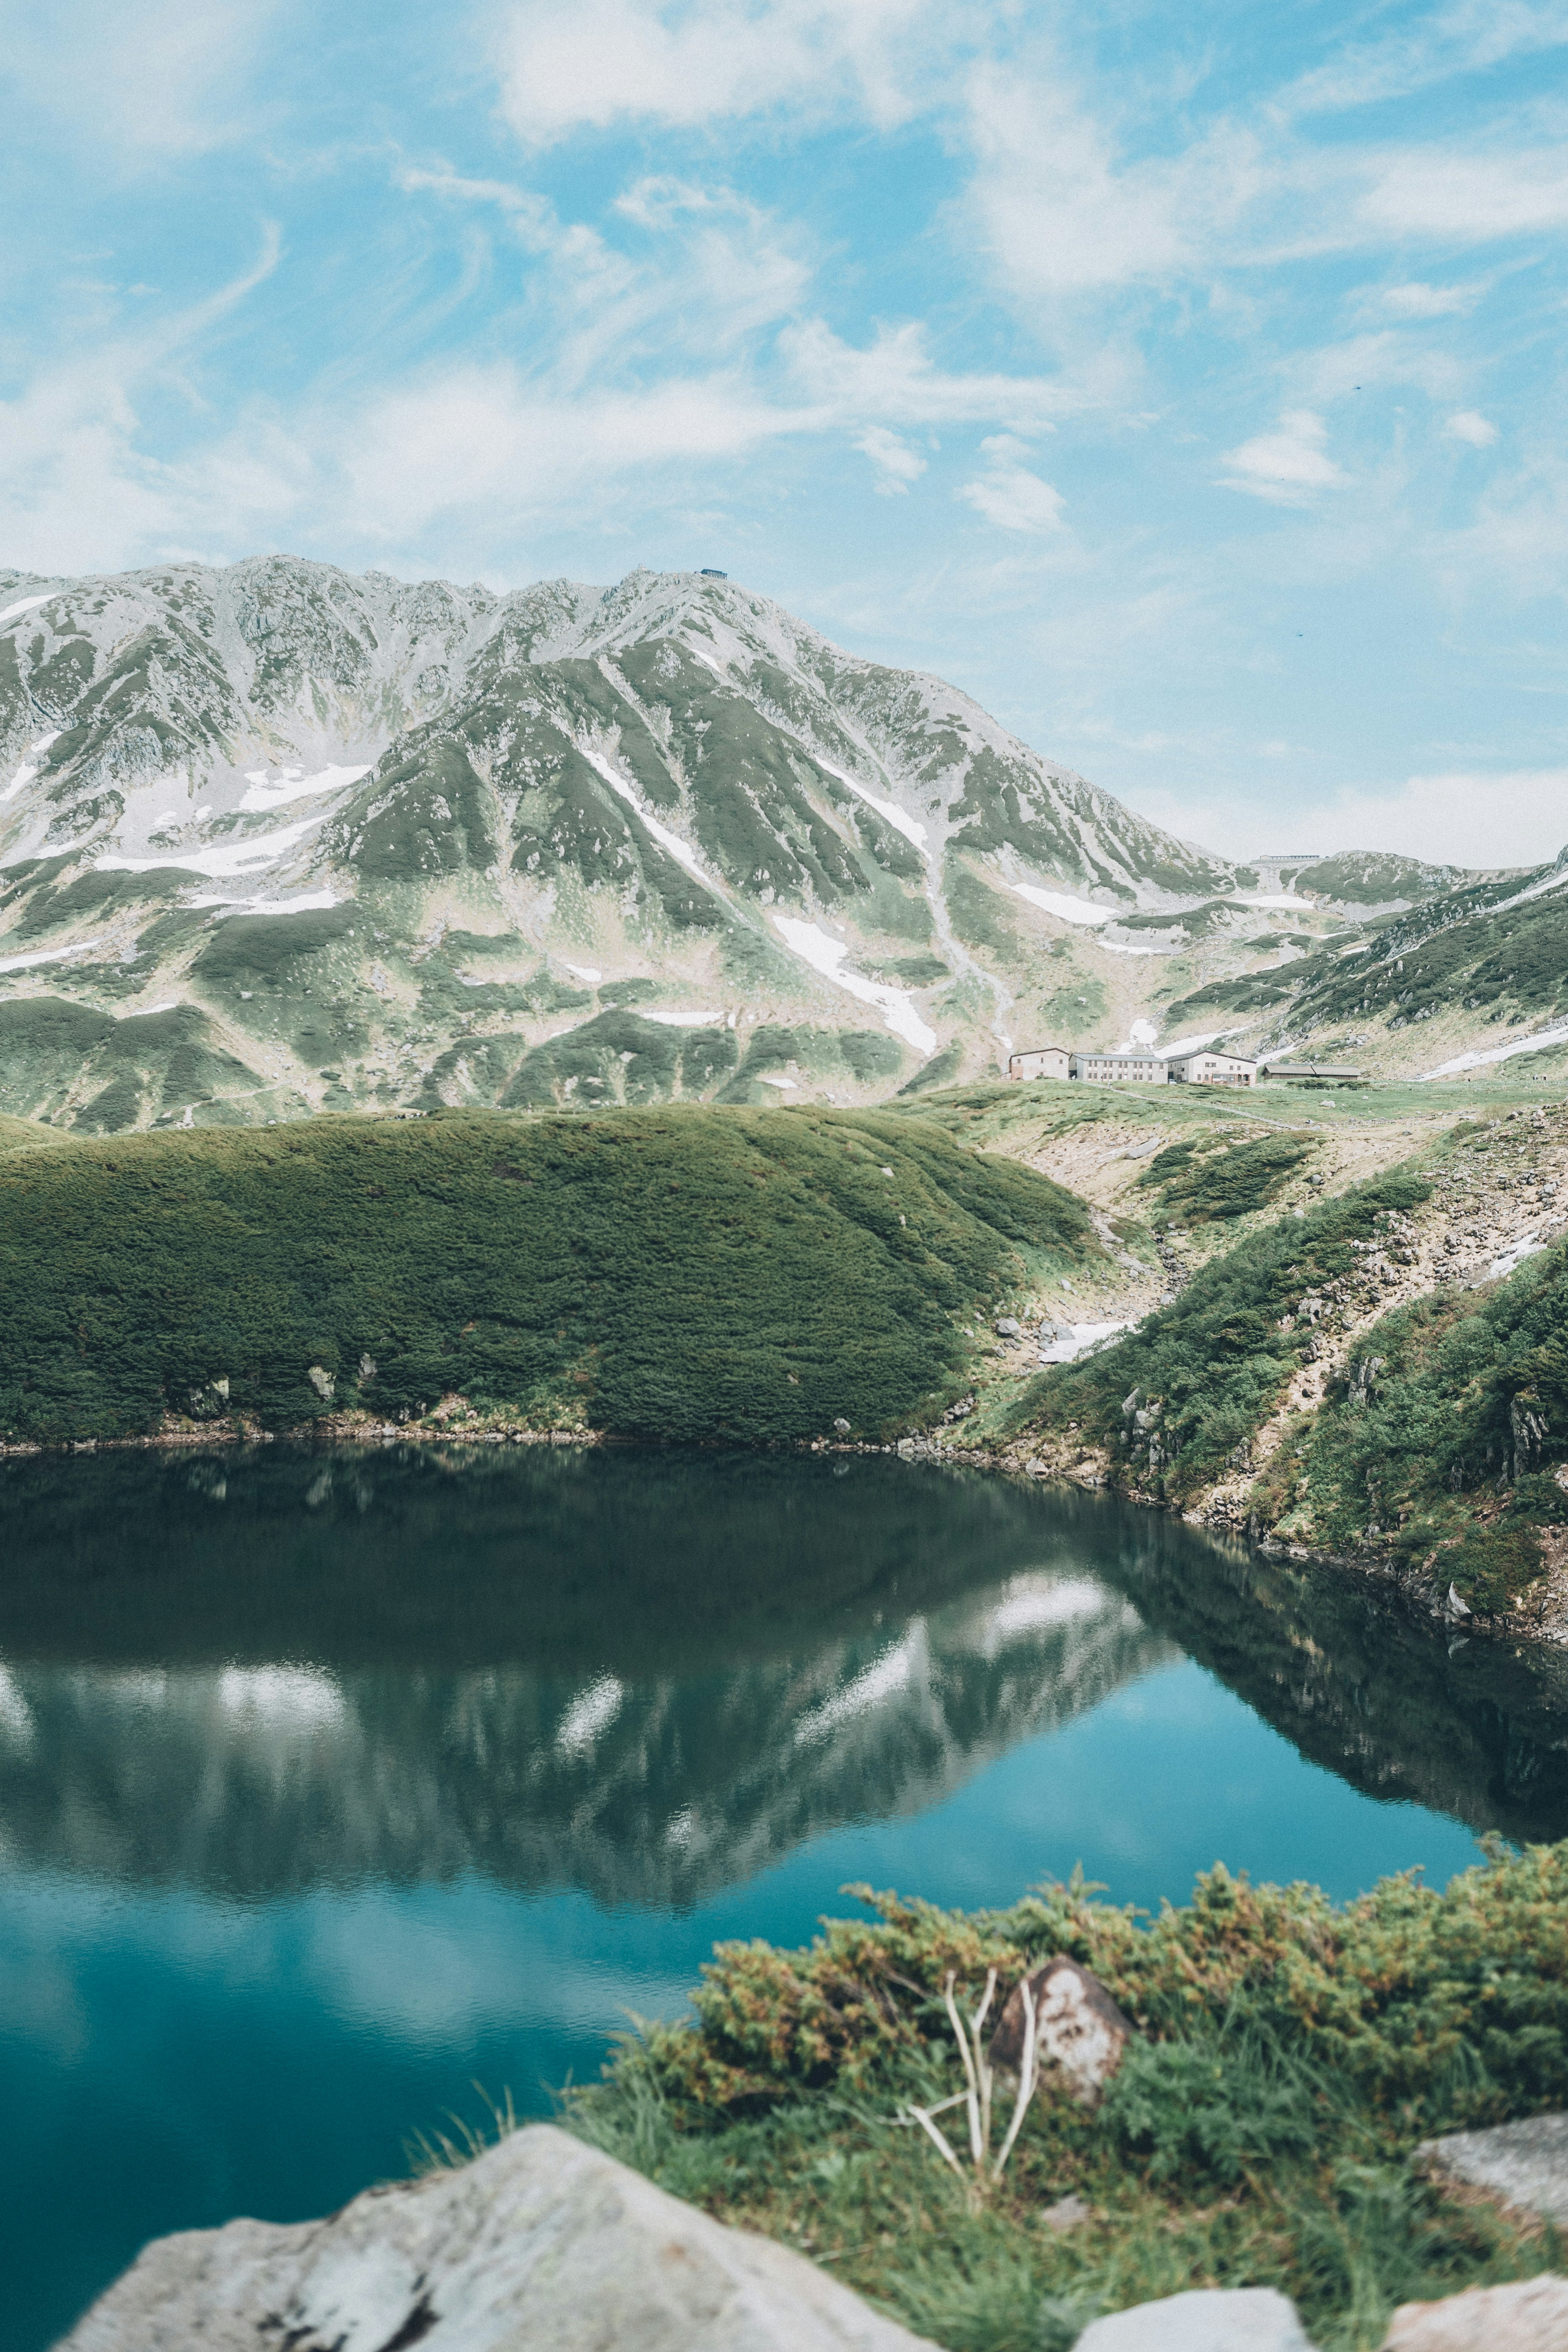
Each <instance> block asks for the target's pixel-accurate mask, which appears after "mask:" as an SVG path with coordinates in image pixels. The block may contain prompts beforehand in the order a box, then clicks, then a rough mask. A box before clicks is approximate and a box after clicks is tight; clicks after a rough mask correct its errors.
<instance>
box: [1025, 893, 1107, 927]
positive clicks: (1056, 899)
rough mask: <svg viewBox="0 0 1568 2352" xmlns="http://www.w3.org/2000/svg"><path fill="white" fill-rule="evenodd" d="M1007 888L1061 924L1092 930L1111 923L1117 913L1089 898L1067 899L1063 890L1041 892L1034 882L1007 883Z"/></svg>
mask: <svg viewBox="0 0 1568 2352" xmlns="http://www.w3.org/2000/svg"><path fill="white" fill-rule="evenodd" d="M1007 887H1008V889H1009V890H1012V891H1014V892H1016V895H1017V896H1018V897H1019V898H1026V899H1027V900H1028V902H1029V904H1030V906H1031V907H1040V908H1044V910H1045V912H1046V913H1047V915H1055V916H1056V918H1057V919H1058V921H1059V922H1063V923H1083V924H1086V925H1088V926H1089V927H1090V928H1091V929H1092V928H1093V927H1094V926H1095V925H1097V924H1100V923H1109V922H1110V921H1112V920H1113V919H1115V916H1116V913H1117V909H1116V908H1114V907H1097V906H1095V905H1094V903H1093V901H1092V900H1091V899H1089V898H1068V895H1067V893H1066V891H1065V890H1042V889H1041V888H1040V887H1039V886H1038V884H1037V883H1034V882H1009V883H1008V885H1007Z"/></svg>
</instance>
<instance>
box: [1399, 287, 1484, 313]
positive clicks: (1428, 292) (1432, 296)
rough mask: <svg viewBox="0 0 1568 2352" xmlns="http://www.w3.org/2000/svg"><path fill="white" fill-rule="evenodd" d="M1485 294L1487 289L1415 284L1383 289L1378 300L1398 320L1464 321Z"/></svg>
mask: <svg viewBox="0 0 1568 2352" xmlns="http://www.w3.org/2000/svg"><path fill="white" fill-rule="evenodd" d="M1485 291H1486V289H1485V287H1484V286H1423V285H1421V284H1420V283H1419V282H1418V281H1413V282H1412V283H1411V284H1409V285H1407V286H1384V287H1380V288H1379V289H1378V292H1377V299H1378V300H1379V301H1380V302H1381V304H1382V306H1383V308H1384V310H1386V311H1387V312H1388V313H1389V315H1390V316H1391V317H1392V318H1395V319H1449V318H1463V317H1464V316H1465V314H1466V313H1467V312H1468V311H1469V310H1474V308H1475V306H1476V304H1477V302H1479V299H1480V298H1481V296H1482V295H1483V294H1484V293H1485Z"/></svg>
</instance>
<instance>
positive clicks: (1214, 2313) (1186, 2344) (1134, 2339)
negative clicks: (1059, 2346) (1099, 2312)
mask: <svg viewBox="0 0 1568 2352" xmlns="http://www.w3.org/2000/svg"><path fill="white" fill-rule="evenodd" d="M1076 2352H1312V2347H1311V2345H1310V2343H1309V2342H1308V2340H1307V2337H1306V2335H1305V2334H1304V2332H1303V2330H1302V2326H1301V2323H1300V2320H1299V2319H1298V2318H1297V2316H1296V2306H1295V2305H1294V2304H1293V2303H1291V2302H1289V2300H1288V2298H1287V2297H1286V2296H1284V2295H1282V2294H1276V2292H1275V2290H1274V2289H1273V2288H1272V2287H1271V2286H1244V2287H1200V2288H1197V2289H1195V2290H1194V2292H1193V2293H1192V2294H1173V2295H1169V2296H1167V2297H1166V2299H1165V2301H1164V2302H1163V2303H1140V2304H1136V2305H1134V2306H1133V2308H1132V2309H1131V2311H1117V2312H1113V2313H1112V2314H1111V2315H1110V2318H1109V2319H1097V2320H1095V2321H1094V2322H1093V2323H1092V2325H1091V2326H1088V2327H1086V2328H1085V2329H1084V2331H1083V2334H1082V2335H1081V2336H1079V2339H1078V2344H1077V2347H1076Z"/></svg>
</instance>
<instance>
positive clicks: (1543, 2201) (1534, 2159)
mask: <svg viewBox="0 0 1568 2352" xmlns="http://www.w3.org/2000/svg"><path fill="white" fill-rule="evenodd" d="M1416 2155H1417V2157H1418V2158H1422V2159H1424V2160H1425V2162H1426V2168H1427V2169H1428V2170H1429V2171H1431V2172H1436V2173H1438V2174H1440V2175H1441V2176H1442V2177H1443V2179H1446V2180H1458V2181H1462V2182H1463V2183H1464V2184H1465V2186H1466V2187H1467V2188H1468V2189H1486V2190H1487V2191H1488V2193H1489V2195H1491V2196H1493V2197H1498V2198H1500V2199H1501V2200H1502V2202H1503V2203H1504V2204H1505V2205H1513V2206H1517V2207H1518V2208H1519V2209H1520V2210H1521V2211H1522V2212H1526V2213H1539V2214H1540V2216H1541V2218H1542V2221H1555V2222H1556V2223H1557V2225H1558V2227H1559V2228H1563V2227H1568V2116H1528V2117H1527V2118H1526V2120H1525V2121H1524V2122H1523V2123H1517V2124H1498V2125H1496V2126H1494V2127H1493V2128H1492V2129H1491V2130H1489V2131H1468V2132H1450V2133H1449V2134H1448V2135H1447V2137H1445V2138H1443V2139H1429V2140H1426V2141H1424V2142H1423V2143H1422V2145H1421V2147H1419V2148H1418V2149H1417V2150H1416ZM1563 2342H1564V2344H1568V2331H1565V2332H1564V2335H1563Z"/></svg>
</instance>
